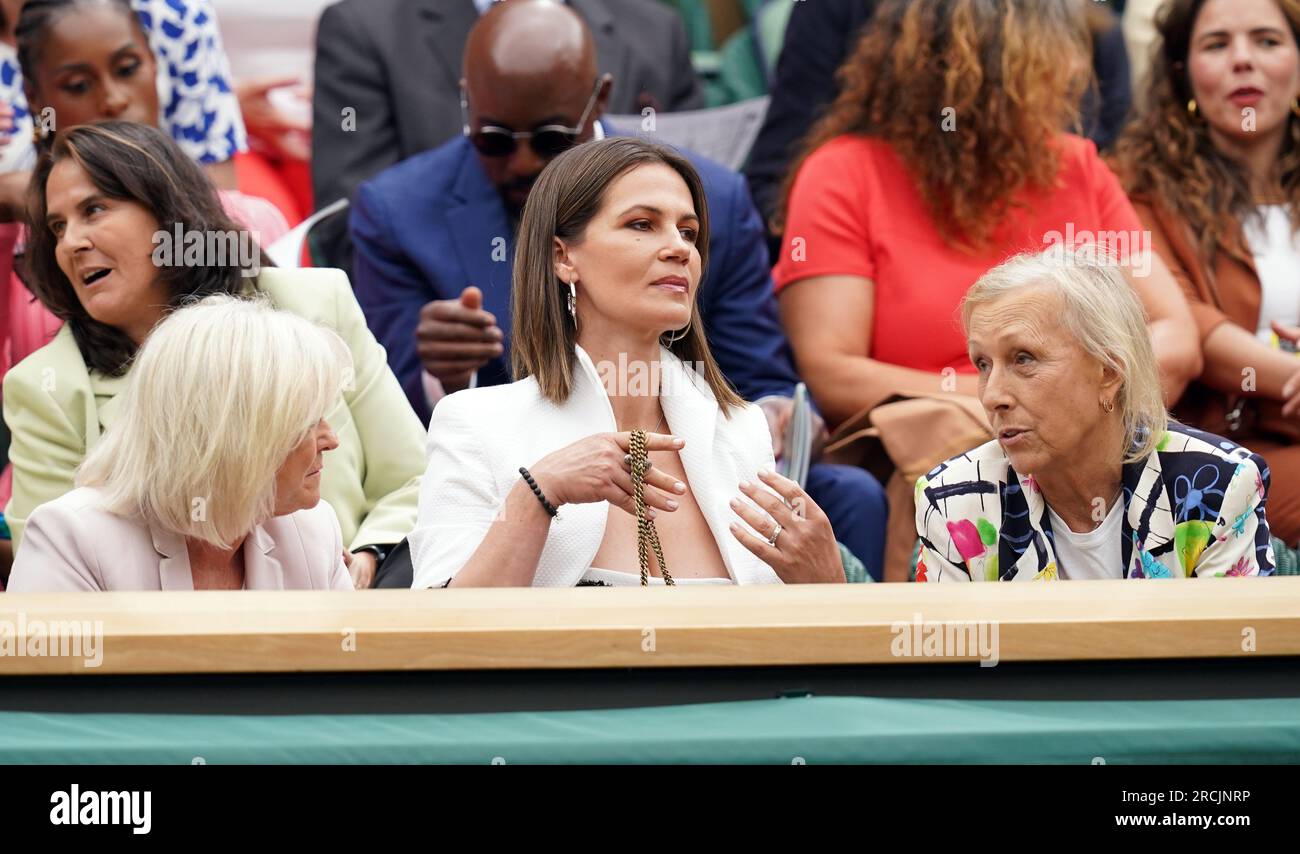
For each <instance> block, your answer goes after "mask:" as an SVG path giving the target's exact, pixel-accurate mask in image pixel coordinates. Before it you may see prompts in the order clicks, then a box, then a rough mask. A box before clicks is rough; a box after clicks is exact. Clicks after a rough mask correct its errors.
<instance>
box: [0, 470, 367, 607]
mask: <svg viewBox="0 0 1300 854" xmlns="http://www.w3.org/2000/svg"><path fill="white" fill-rule="evenodd" d="M101 495H102V493H101V492H100V491H99V490H97V489H94V488H92V487H84V486H83V487H81V488H79V489H74V490H73V491H72V492H69V493H67V494H65V495H62V496H60V497H59V498H56V499H54V500H53V501H49V502H47V503H45V504H42V505H41V506H40V507H37V508H36V509H35V510H33V511H32V515H31V517H30V518H29V519H28V520H27V529H26V531H25V533H24V534H23V545H22V548H20V549H19V550H18V554H17V557H16V558H15V560H14V566H13V572H12V573H11V574H10V576H9V590H10V592H13V593H55V592H65V591H78V590H82V591H99V590H193V589H194V580H193V577H192V576H191V574H190V557H189V551H188V550H187V549H186V547H185V539H184V538H183V537H181V536H180V535H179V534H173V533H170V532H168V531H163V530H160V529H158V528H153V527H151V526H149V525H147V524H145V523H144V522H142V521H140V520H138V519H130V518H127V517H124V516H118V515H116V514H115V513H110V512H108V511H107V510H105V509H103V508H102V507H101V506H100V503H101ZM244 586H245V588H246V589H248V590H351V589H353V588H352V577H351V576H350V575H348V571H347V568H346V567H345V566H344V564H343V535H342V533H341V532H340V531H339V523H338V518H337V517H336V516H335V515H334V509H333V508H332V507H330V506H329V504H327V503H326V502H324V501H322V502H320V503H319V504H317V505H316V506H315V507H313V508H312V509H310V510H299V511H297V512H296V513H290V514H289V515H287V516H276V517H275V518H273V519H270V520H268V521H266V522H264V523H263V524H261V525H259V526H257V527H256V528H254V529H253V532H252V533H250V534H249V535H248V539H246V540H245V541H244Z"/></svg>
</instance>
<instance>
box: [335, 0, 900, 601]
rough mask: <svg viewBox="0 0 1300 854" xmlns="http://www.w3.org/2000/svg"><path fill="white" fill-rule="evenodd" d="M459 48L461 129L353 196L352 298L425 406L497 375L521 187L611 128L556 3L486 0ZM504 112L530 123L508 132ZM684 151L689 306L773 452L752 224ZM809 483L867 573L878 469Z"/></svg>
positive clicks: (773, 415)
mask: <svg viewBox="0 0 1300 854" xmlns="http://www.w3.org/2000/svg"><path fill="white" fill-rule="evenodd" d="M465 56H466V64H465V85H466V93H467V96H468V97H467V105H466V112H467V115H466V128H467V133H466V135H462V136H459V137H457V138H456V139H454V140H452V141H450V142H448V143H446V144H445V145H443V146H441V147H439V148H437V149H435V150H433V151H427V152H424V153H423V154H419V155H416V156H415V157H412V158H411V159H409V160H407V161H404V162H403V163H401V164H399V165H397V166H394V167H393V168H391V169H388V170H386V171H384V172H383V173H382V174H380V175H378V176H376V177H375V178H374V179H372V180H371V181H368V182H367V183H366V184H364V185H363V186H362V187H361V189H360V191H359V192H358V193H357V198H356V200H355V202H354V205H353V212H352V231H353V237H354V241H355V244H356V252H357V254H356V266H355V276H354V280H355V285H356V291H357V299H358V300H359V301H360V302H361V307H362V309H363V310H364V311H365V312H366V319H367V321H368V322H369V324H370V328H371V329H373V330H374V331H375V335H376V337H378V338H379V340H380V342H381V343H383V344H384V346H385V348H386V349H387V351H388V358H389V362H390V363H391V365H392V366H393V371H394V373H396V374H397V376H398V379H399V380H400V381H401V383H402V385H403V387H404V388H405V389H406V393H407V395H408V397H409V398H410V400H411V403H412V405H413V406H414V407H415V408H416V411H417V412H420V413H422V414H426V413H428V412H429V411H430V407H431V405H432V404H433V403H434V402H435V401H436V398H437V397H438V396H439V395H440V393H441V390H446V391H455V390H457V389H461V388H465V387H466V386H468V385H469V384H470V383H471V381H473V382H476V383H477V384H478V385H493V384H498V383H503V382H508V381H509V380H510V371H509V357H510V340H511V326H510V314H509V306H510V291H511V282H510V263H511V258H512V256H513V253H514V248H515V230H516V224H517V223H518V221H519V216H520V212H521V211H522V210H523V208H524V202H525V200H526V199H527V198H528V196H529V190H530V188H531V187H532V185H533V182H534V181H535V180H537V176H538V173H540V172H541V170H542V168H543V167H544V166H545V165H546V163H547V162H548V161H549V160H550V159H551V158H553V157H554V156H555V155H556V154H558V153H559V152H560V151H563V150H564V149H565V148H567V147H569V146H571V145H573V144H574V143H575V142H579V141H586V140H589V139H599V138H602V137H603V136H605V135H606V133H611V134H612V133H617V130H616V129H614V128H608V127H606V126H604V125H603V123H601V122H599V121H598V119H599V117H600V115H601V113H602V111H603V109H604V105H605V103H606V102H607V98H608V95H609V92H610V90H611V88H613V87H616V86H617V85H618V84H617V82H616V81H610V80H609V79H608V77H601V78H600V79H598V75H597V72H596V68H597V65H596V52H595V46H594V44H593V40H592V37H591V34H590V33H589V32H588V31H587V28H586V26H585V25H584V24H583V23H582V20H581V19H580V18H578V16H577V15H576V14H574V13H573V12H572V11H570V10H569V9H567V8H566V7H564V6H562V5H560V4H556V3H545V2H532V0H528V2H516V0H510V2H507V3H501V4H498V5H497V6H496V7H495V8H493V9H492V10H490V11H489V12H488V13H487V14H485V15H484V16H483V18H482V19H481V20H480V21H479V23H478V24H476V25H475V27H474V29H473V31H472V32H471V34H470V38H469V42H468V44H467V45H466V47H465ZM545 125H550V126H551V129H550V130H538V129H539V128H540V127H542V126H545ZM556 126H562V127H561V128H560V129H559V130H557V128H556ZM502 127H505V128H511V129H516V131H517V129H519V128H532V129H534V132H536V133H537V134H538V135H537V136H533V137H531V138H528V139H520V140H513V139H511V138H510V137H509V136H508V135H505V134H503V132H502V130H501V128H502ZM566 129H568V130H566ZM569 130H573V132H572V133H570V132H569ZM691 161H692V163H693V164H694V165H695V167H696V169H697V170H698V171H699V172H700V175H701V177H702V180H703V182H704V187H705V193H706V195H707V196H708V198H709V206H710V209H711V211H712V213H713V216H714V222H716V223H718V226H717V227H716V228H715V229H714V230H713V231H712V237H711V240H712V244H711V245H710V247H709V249H710V254H711V255H712V257H713V259H714V263H713V266H712V272H711V274H710V276H709V277H708V278H707V280H706V283H705V285H704V288H703V291H702V293H701V295H700V312H701V320H702V321H703V323H704V325H705V329H706V330H707V334H708V338H709V343H710V347H711V349H712V350H713V352H714V353H715V354H716V356H717V359H718V363H719V365H720V367H721V368H722V371H723V374H724V375H725V376H726V378H727V380H728V381H729V382H730V383H731V384H732V385H733V387H734V388H735V389H736V390H737V391H739V392H740V394H741V396H742V397H744V398H745V399H747V400H751V401H756V402H758V404H759V405H760V406H761V407H762V409H763V411H764V413H765V414H766V415H767V416H768V420H769V423H770V427H771V433H772V441H773V446H774V447H773V450H774V453H775V454H776V455H777V456H778V457H779V456H781V455H782V454H783V450H784V449H783V448H782V447H781V442H782V438H783V436H784V434H785V429H786V425H787V424H788V422H789V418H790V415H791V412H792V410H793V404H792V399H791V398H792V396H793V394H794V389H795V385H796V384H797V383H798V381H799V378H798V376H797V375H796V373H795V370H794V367H793V365H792V364H791V361H790V355H789V348H788V345H787V344H786V341H785V339H784V337H783V336H782V334H781V327H780V324H779V323H778V321H777V317H776V304H775V299H774V297H773V295H772V281H771V277H770V274H769V271H768V264H767V252H766V250H765V249H764V246H763V235H762V224H761V223H760V222H759V219H758V215H757V213H756V212H755V210H754V207H753V205H752V204H751V203H750V200H749V194H748V192H747V191H746V189H745V184H744V181H743V179H741V177H740V176H739V175H737V174H736V173H734V172H732V171H730V170H728V169H726V168H724V167H722V166H720V165H719V164H717V163H713V162H712V161H709V160H706V159H704V158H702V157H694V156H692V157H691ZM426 417H427V415H426ZM815 432H816V433H817V434H818V435H820V434H821V432H822V424H821V420H820V417H818V418H817V423H816V425H815ZM806 486H807V488H808V491H809V493H810V494H811V495H812V496H813V498H814V499H815V500H816V501H817V502H818V503H819V504H821V506H822V507H823V508H824V509H825V510H826V513H827V515H828V516H830V518H831V522H832V524H833V526H834V528H835V533H836V536H837V538H838V539H839V541H840V542H842V543H844V544H845V545H846V546H847V547H848V548H849V550H850V551H852V552H853V554H854V555H856V556H857V558H858V559H860V560H861V561H862V562H863V563H864V564H865V565H866V567H867V569H868V571H869V572H870V573H871V574H872V575H873V576H874V577H876V578H879V577H880V574H881V557H880V554H881V553H880V547H881V543H882V541H883V531H884V524H885V517H886V507H885V503H884V497H883V493H882V490H881V488H880V485H879V484H878V483H877V482H876V481H875V480H874V479H873V478H872V477H871V476H870V475H869V474H867V473H866V472H865V471H862V470H860V469H856V468H850V467H848V466H831V465H824V464H820V463H815V464H814V465H813V466H812V467H811V469H810V471H809V474H808V479H807V482H806Z"/></svg>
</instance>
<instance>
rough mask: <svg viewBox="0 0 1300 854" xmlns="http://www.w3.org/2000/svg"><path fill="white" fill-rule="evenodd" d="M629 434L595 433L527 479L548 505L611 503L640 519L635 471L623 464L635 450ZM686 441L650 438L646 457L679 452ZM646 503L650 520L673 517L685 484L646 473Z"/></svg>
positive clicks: (532, 471) (540, 466)
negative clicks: (661, 514) (651, 453)
mask: <svg viewBox="0 0 1300 854" xmlns="http://www.w3.org/2000/svg"><path fill="white" fill-rule="evenodd" d="M631 440H632V434H630V433H597V434H596V435H594V436H588V437H587V438H585V439H582V440H581V441H578V442H574V443H573V444H572V445H569V446H568V447H565V448H561V449H560V450H558V451H555V452H554V453H551V454H548V455H547V456H545V457H542V459H540V460H538V461H537V463H536V464H534V465H533V466H532V467H531V468H529V470H528V473H529V474H531V475H532V476H533V480H535V481H536V482H537V486H538V487H539V488H540V489H541V490H542V494H543V495H545V496H546V500H547V501H549V502H551V504H553V505H555V506H556V507H560V506H562V505H564V504H591V503H594V502H597V501H608V502H609V503H610V504H613V505H614V506H615V507H621V508H622V509H624V510H626V511H627V512H628V513H631V514H634V515H635V514H636V502H635V500H634V499H633V497H632V471H631V469H630V468H629V467H628V464H627V463H626V462H625V458H626V457H627V454H628V451H629V450H630V448H631ZM685 444H686V443H685V441H683V440H681V439H678V438H676V437H673V436H667V435H664V434H662V433H647V434H646V450H647V451H679V450H681V449H682V448H683V447H684V446H685ZM645 484H646V486H645V492H644V497H645V503H646V506H647V507H649V508H650V514H649V515H650V517H651V518H654V516H655V510H654V508H658V509H660V510H666V511H669V512H672V511H673V510H676V509H677V506H678V505H677V501H676V500H675V499H673V498H671V497H670V495H672V494H674V493H675V494H677V495H681V494H683V493H685V492H686V484H684V483H682V482H680V481H678V480H677V479H676V478H674V477H672V476H670V475H668V474H666V473H664V472H662V471H660V470H658V469H655V468H651V469H649V470H648V471H646V473H645Z"/></svg>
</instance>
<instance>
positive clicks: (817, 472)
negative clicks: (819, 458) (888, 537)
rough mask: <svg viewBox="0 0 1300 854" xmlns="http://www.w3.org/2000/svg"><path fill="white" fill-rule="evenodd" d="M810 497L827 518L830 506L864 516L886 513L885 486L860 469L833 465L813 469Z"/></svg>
mask: <svg viewBox="0 0 1300 854" xmlns="http://www.w3.org/2000/svg"><path fill="white" fill-rule="evenodd" d="M808 494H809V495H811V496H812V499H813V501H816V502H817V504H818V506H820V507H821V508H822V510H823V511H825V512H826V513H827V515H830V510H829V509H828V505H834V506H840V505H843V506H846V507H852V508H853V509H854V510H855V511H856V512H860V513H870V512H873V511H879V512H881V513H884V512H885V510H886V503H885V488H884V486H882V485H881V483H880V481H878V480H876V479H875V478H874V477H872V476H871V474H870V473H869V472H868V471H866V470H865V469H860V468H858V467H857V466H842V465H835V464H832V463H821V464H818V465H815V466H812V467H811V468H809V470H808ZM823 498H824V500H823Z"/></svg>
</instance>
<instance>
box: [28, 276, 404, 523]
mask: <svg viewBox="0 0 1300 854" xmlns="http://www.w3.org/2000/svg"><path fill="white" fill-rule="evenodd" d="M258 285H259V288H260V289H261V290H262V291H263V292H264V293H265V294H266V295H267V296H269V297H270V298H271V301H272V302H273V303H275V305H276V306H278V307H279V308H281V309H284V310H285V311H291V312H293V313H294V314H297V315H299V316H301V317H305V318H307V319H308V320H314V321H317V322H319V323H322V324H324V325H326V326H329V327H330V328H332V329H334V330H335V331H336V332H338V333H339V335H341V336H342V337H343V340H344V341H346V342H347V345H348V349H349V350H351V351H352V360H353V368H354V370H355V380H354V382H353V383H352V384H351V386H350V387H349V389H348V390H347V391H345V392H344V393H343V394H342V395H341V396H340V399H339V400H338V402H337V403H336V404H335V406H334V408H333V409H332V410H331V411H330V412H329V413H328V414H326V416H325V418H326V420H327V421H329V423H330V426H331V427H333V428H334V432H335V433H336V434H337V435H338V439H339V447H338V448H337V449H335V450H333V451H329V452H327V453H326V455H325V472H324V474H323V476H322V479H321V497H322V498H323V499H325V500H326V501H328V502H329V503H330V505H331V506H332V507H333V508H334V511H335V512H336V513H337V514H338V517H339V527H341V528H342V529H343V542H344V543H348V544H349V548H351V549H357V548H360V547H361V546H366V545H380V544H387V543H396V542H399V541H400V540H401V539H402V538H403V537H405V536H406V535H407V534H409V533H410V532H411V529H412V528H414V527H415V518H416V501H417V498H418V497H419V491H420V476H421V474H422V473H423V471H424V436H425V431H424V429H423V428H422V427H421V426H420V420H419V418H417V417H416V415H415V412H414V411H412V409H411V404H410V403H409V402H408V401H407V400H406V396H405V395H404V394H403V393H402V389H401V386H399V385H398V383H397V379H396V378H395V377H394V376H393V372H392V371H390V370H389V368H388V360H387V357H386V354H385V353H384V348H383V347H382V346H380V344H379V342H377V341H376V340H375V337H374V336H373V335H371V334H370V330H369V329H367V328H366V321H365V317H364V316H363V315H362V314H361V308H360V306H358V305H357V300H356V297H355V296H353V294H352V287H351V285H350V283H349V282H348V278H347V275H346V274H344V273H343V272H342V271H341V270H328V269H302V270H280V269H275V268H270V267H268V268H266V269H264V270H262V272H261V276H260V277H259V279H258ZM126 382H127V379H126V377H125V376H122V377H108V376H105V375H103V374H101V373H99V372H98V371H92V370H90V369H89V368H87V367H86V363H85V361H83V360H82V358H81V351H80V350H78V349H77V342H76V341H75V340H74V339H73V337H72V331H71V330H70V329H69V328H68V327H67V326H65V327H63V329H61V330H59V333H58V335H56V336H55V337H54V340H53V341H51V342H50V343H49V344H46V345H45V346H44V347H42V348H41V349H39V350H37V351H36V352H35V353H32V354H31V355H30V356H28V357H27V358H26V359H24V360H23V361H22V362H21V363H19V364H18V365H16V366H14V367H13V368H12V369H11V370H10V371H9V373H8V374H7V375H6V376H5V378H4V418H5V422H6V423H7V424H8V425H9V431H10V433H11V435H12V437H13V438H12V444H11V445H10V447H9V459H10V461H11V462H12V463H13V478H14V482H13V497H12V498H11V499H10V501H9V506H8V507H6V508H5V520H6V521H7V522H8V523H9V528H10V530H11V531H12V532H13V538H14V548H15V549H17V548H18V545H19V538H20V537H21V536H22V532H23V525H24V524H25V523H26V521H27V517H28V516H30V515H31V513H32V510H34V509H36V507H38V506H40V505H41V504H43V503H45V502H46V501H49V500H51V499H54V498H58V497H59V496H60V495H63V494H64V493H65V492H70V491H71V490H72V489H73V486H74V484H73V478H74V475H75V473H76V469H77V466H79V465H80V464H81V461H82V459H83V458H84V457H85V456H86V453H87V452H88V451H89V450H90V448H92V447H94V445H95V443H96V442H98V441H99V437H100V436H101V435H103V432H104V430H106V429H107V428H108V427H110V426H111V425H112V424H113V422H114V420H115V418H116V416H117V414H118V407H119V405H120V398H119V397H118V395H119V394H121V392H122V391H124V390H125V389H126ZM202 393H203V390H202V389H177V399H178V404H181V405H183V402H184V400H185V397H186V396H187V395H191V394H202Z"/></svg>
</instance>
